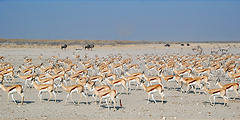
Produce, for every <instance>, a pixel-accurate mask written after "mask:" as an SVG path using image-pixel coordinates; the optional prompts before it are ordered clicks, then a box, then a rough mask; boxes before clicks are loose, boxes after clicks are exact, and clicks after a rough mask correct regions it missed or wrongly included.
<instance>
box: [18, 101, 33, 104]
mask: <svg viewBox="0 0 240 120" xmlns="http://www.w3.org/2000/svg"><path fill="white" fill-rule="evenodd" d="M16 102H17V104H21V101H20V100H16ZM31 103H35V102H34V101H29V100H24V101H23V104H31Z"/></svg>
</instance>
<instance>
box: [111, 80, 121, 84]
mask: <svg viewBox="0 0 240 120" xmlns="http://www.w3.org/2000/svg"><path fill="white" fill-rule="evenodd" d="M119 82H121V81H120V80H118V81H115V82H113V84H116V83H119Z"/></svg>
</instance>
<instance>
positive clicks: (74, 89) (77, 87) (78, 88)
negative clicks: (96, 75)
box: [61, 81, 88, 104]
mask: <svg viewBox="0 0 240 120" xmlns="http://www.w3.org/2000/svg"><path fill="white" fill-rule="evenodd" d="M61 87H62V88H63V90H65V91H66V92H67V93H68V94H67V96H66V100H65V104H66V103H67V99H68V97H69V95H70V96H71V100H72V102H73V103H75V102H74V101H73V98H72V94H73V93H74V92H77V93H78V94H79V95H80V96H82V95H83V96H84V97H85V99H86V103H87V104H88V100H87V96H86V93H85V92H84V87H83V86H82V85H71V86H65V85H64V84H63V83H62V81H61ZM80 93H81V94H82V95H81V94H80ZM79 103H80V101H78V104H79Z"/></svg>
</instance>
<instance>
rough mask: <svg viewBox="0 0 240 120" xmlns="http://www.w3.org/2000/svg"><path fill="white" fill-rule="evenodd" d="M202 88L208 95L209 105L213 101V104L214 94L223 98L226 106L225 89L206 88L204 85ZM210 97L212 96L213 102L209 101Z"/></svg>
mask: <svg viewBox="0 0 240 120" xmlns="http://www.w3.org/2000/svg"><path fill="white" fill-rule="evenodd" d="M203 89H204V90H205V91H206V92H207V93H208V94H209V95H210V96H209V98H208V99H209V101H210V104H211V105H213V103H214V105H215V101H216V100H215V99H216V96H220V97H222V98H223V99H224V106H226V104H227V99H228V97H227V96H226V89H224V88H216V89H208V88H207V87H206V86H205V85H204V86H203ZM211 97H213V100H214V101H213V103H212V101H211Z"/></svg>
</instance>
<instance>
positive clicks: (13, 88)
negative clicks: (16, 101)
mask: <svg viewBox="0 0 240 120" xmlns="http://www.w3.org/2000/svg"><path fill="white" fill-rule="evenodd" d="M15 88H16V86H14V87H12V88H11V89H9V90H8V92H10V91H12V90H13V89H15Z"/></svg>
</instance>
